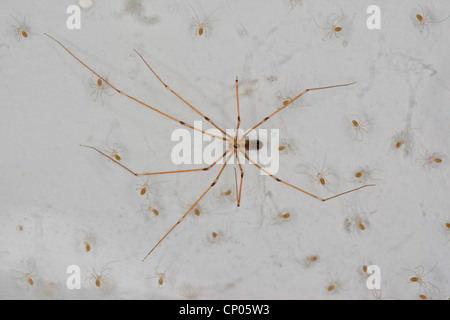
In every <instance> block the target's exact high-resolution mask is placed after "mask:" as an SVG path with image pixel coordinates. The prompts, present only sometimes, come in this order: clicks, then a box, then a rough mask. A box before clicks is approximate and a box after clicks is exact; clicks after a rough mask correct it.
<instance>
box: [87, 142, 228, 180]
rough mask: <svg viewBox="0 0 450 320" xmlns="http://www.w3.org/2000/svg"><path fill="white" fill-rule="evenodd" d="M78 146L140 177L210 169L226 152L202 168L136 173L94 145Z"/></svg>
mask: <svg viewBox="0 0 450 320" xmlns="http://www.w3.org/2000/svg"><path fill="white" fill-rule="evenodd" d="M80 146H82V147H85V148H90V149H93V150H95V151H97V152H98V153H100V154H101V155H102V156H104V157H106V158H108V159H109V160H111V161H113V162H114V163H116V164H118V165H119V166H121V167H122V168H124V169H125V170H127V171H128V172H130V173H131V174H133V175H135V176H136V177H140V176H152V175H158V174H169V173H183V172H195V171H208V170H209V169H211V168H212V167H213V166H214V165H216V164H217V162H219V161H220V160H221V159H223V158H224V157H225V155H226V154H227V151H225V152H224V154H223V155H222V156H221V157H220V158H218V159H217V160H216V161H214V162H213V163H212V164H211V165H209V166H208V167H204V168H198V169H187V170H175V171H161V172H146V173H136V172H134V171H132V170H131V169H129V168H127V167H126V166H124V165H123V164H121V163H120V162H118V161H116V160H115V159H113V158H112V157H110V156H108V155H107V154H106V153H104V152H102V151H100V150H98V149H97V148H95V147H91V146H86V145H84V144H80Z"/></svg>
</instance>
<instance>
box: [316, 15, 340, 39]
mask: <svg viewBox="0 0 450 320" xmlns="http://www.w3.org/2000/svg"><path fill="white" fill-rule="evenodd" d="M332 17H334V18H333V19H332V20H330V19H331V18H332ZM338 19H339V16H336V14H331V15H329V16H328V18H327V26H326V27H322V26H320V25H319V24H318V23H317V21H316V19H314V22H315V23H316V25H317V26H318V27H319V28H321V29H323V30H330V31H329V32H328V33H326V34H325V36H324V37H323V38H322V41H325V40H326V39H327V38H328V40H330V39H331V38H332V37H333V35H334V36H335V38H336V39H339V38H340V37H341V31H342V27H338V26H337V24H336V22H337V20H338Z"/></svg>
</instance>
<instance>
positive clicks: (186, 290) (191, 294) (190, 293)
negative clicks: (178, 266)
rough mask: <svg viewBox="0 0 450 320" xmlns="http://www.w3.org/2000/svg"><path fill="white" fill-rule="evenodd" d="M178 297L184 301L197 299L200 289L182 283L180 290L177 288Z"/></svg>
mask: <svg viewBox="0 0 450 320" xmlns="http://www.w3.org/2000/svg"><path fill="white" fill-rule="evenodd" d="M178 291H179V293H180V295H182V296H183V297H185V298H186V299H190V300H192V299H197V298H198V296H199V294H200V289H199V288H197V287H194V286H193V285H191V284H188V283H183V284H182V285H181V287H180V288H178Z"/></svg>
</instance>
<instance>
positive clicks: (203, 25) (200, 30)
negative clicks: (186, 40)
mask: <svg viewBox="0 0 450 320" xmlns="http://www.w3.org/2000/svg"><path fill="white" fill-rule="evenodd" d="M189 6H190V7H191V9H192V11H194V14H195V17H192V20H193V21H194V23H193V26H194V27H195V34H197V35H199V36H200V37H201V36H202V35H205V37H206V36H207V34H206V30H207V29H210V30H212V27H211V26H210V25H208V23H209V22H210V21H209V20H208V18H209V17H210V16H211V15H212V14H213V13H214V12H215V11H216V10H217V9H216V10H214V11H213V12H211V13H210V14H209V15H208V16H207V17H206V18H205V19H204V20H203V21H202V20H200V18H199V17H198V15H197V12H195V10H194V8H193V7H192V6H191V5H189Z"/></svg>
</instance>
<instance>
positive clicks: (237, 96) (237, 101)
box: [236, 77, 241, 139]
mask: <svg viewBox="0 0 450 320" xmlns="http://www.w3.org/2000/svg"><path fill="white" fill-rule="evenodd" d="M236 106H237V127H236V139H237V137H238V130H239V126H240V125H241V111H240V110H239V88H238V77H236Z"/></svg>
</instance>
